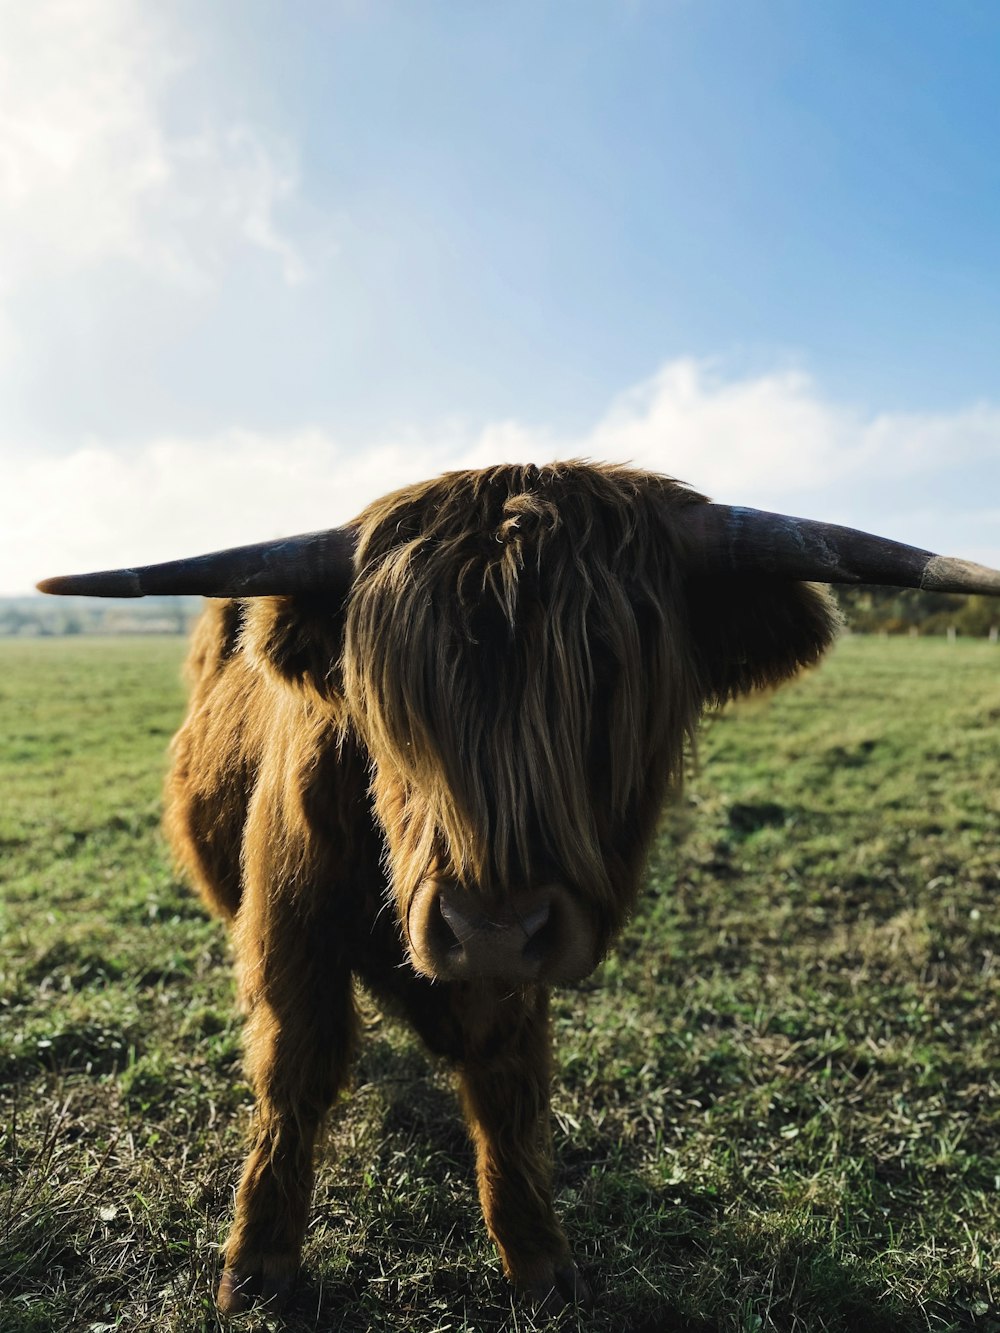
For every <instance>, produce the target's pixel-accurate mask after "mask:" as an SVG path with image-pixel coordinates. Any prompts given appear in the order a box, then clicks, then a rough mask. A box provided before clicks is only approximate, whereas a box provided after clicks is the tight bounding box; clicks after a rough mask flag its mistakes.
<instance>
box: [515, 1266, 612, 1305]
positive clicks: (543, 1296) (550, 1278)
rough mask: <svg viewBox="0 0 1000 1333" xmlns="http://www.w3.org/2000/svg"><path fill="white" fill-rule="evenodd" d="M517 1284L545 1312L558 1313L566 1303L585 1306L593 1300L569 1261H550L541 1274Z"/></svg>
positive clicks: (588, 1289)
mask: <svg viewBox="0 0 1000 1333" xmlns="http://www.w3.org/2000/svg"><path fill="white" fill-rule="evenodd" d="M518 1286H519V1288H520V1290H521V1291H522V1292H524V1294H525V1295H526V1296H527V1297H528V1299H529V1300H530V1301H531V1302H532V1304H534V1305H535V1306H536V1307H537V1308H538V1309H539V1310H540V1311H542V1312H544V1313H545V1314H558V1313H559V1311H560V1310H565V1309H566V1307H567V1306H568V1305H578V1306H583V1307H585V1308H586V1307H588V1306H590V1305H592V1304H593V1302H594V1297H593V1295H592V1293H591V1290H590V1287H589V1286H588V1285H587V1283H586V1282H585V1281H584V1278H583V1275H582V1274H581V1272H580V1270H579V1269H578V1268H577V1266H576V1264H574V1263H573V1262H572V1260H570V1261H567V1262H565V1263H557V1264H551V1265H549V1267H548V1268H547V1270H546V1271H545V1272H544V1273H540V1274H537V1275H533V1277H532V1280H531V1281H530V1282H520V1283H518Z"/></svg>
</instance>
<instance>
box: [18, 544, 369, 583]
mask: <svg viewBox="0 0 1000 1333" xmlns="http://www.w3.org/2000/svg"><path fill="white" fill-rule="evenodd" d="M354 542H355V539H354V534H353V533H352V532H351V530H350V529H349V528H331V529H329V531H327V532H307V533H305V534H304V535H302V536H300V537H285V538H281V539H279V540H278V541H272V542H257V543H256V544H255V545H253V546H233V547H230V548H229V549H228V550H225V551H212V552H211V553H210V554H208V555H196V556H191V557H190V558H188V559H186V560H168V561H166V562H165V563H164V564H161V565H140V566H138V567H137V568H135V569H104V570H100V571H99V572H97V573H95V574H65V575H63V576H61V577H59V578H54V579H43V580H42V582H41V583H39V584H38V590H39V592H51V593H59V594H61V595H63V596H68V595H71V594H75V595H77V596H81V597H146V596H148V595H149V594H150V593H168V594H176V593H200V594H201V596H202V597H267V596H272V595H277V594H280V593H310V592H317V591H320V590H323V591H325V592H330V593H332V594H334V595H337V594H339V595H341V596H346V594H347V590H348V588H349V586H350V582H351V572H352V568H353V557H354Z"/></svg>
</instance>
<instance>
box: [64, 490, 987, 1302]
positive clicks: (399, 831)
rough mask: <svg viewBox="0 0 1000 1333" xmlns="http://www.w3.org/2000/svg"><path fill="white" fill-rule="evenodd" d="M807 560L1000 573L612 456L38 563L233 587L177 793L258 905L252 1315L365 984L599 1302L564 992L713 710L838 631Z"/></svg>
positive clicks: (169, 586)
mask: <svg viewBox="0 0 1000 1333" xmlns="http://www.w3.org/2000/svg"><path fill="white" fill-rule="evenodd" d="M803 580H817V581H821V582H854V581H867V582H883V583H892V584H897V585H900V586H923V587H933V588H937V589H940V590H945V591H947V590H952V591H980V592H990V593H1000V574H996V573H993V572H992V571H988V570H984V569H982V568H980V567H978V566H973V565H968V564H965V563H963V562H960V561H954V560H948V559H944V558H942V557H938V556H932V555H931V554H930V553H929V552H926V551H917V550H914V549H913V548H910V547H904V546H901V545H899V544H897V543H893V542H888V541H885V540H883V539H880V538H874V537H870V536H867V535H865V534H861V533H857V532H854V531H852V530H850V529H845V528H838V527H833V526H830V525H824V524H816V523H810V522H808V521H805V520H797V519H790V518H787V517H784V516H781V515H771V514H762V513H760V512H758V511H753V510H743V509H730V508H726V507H723V506H716V505H710V504H709V503H708V502H707V501H706V500H705V499H704V497H702V496H700V495H698V494H696V493H695V492H693V491H691V490H689V489H688V488H687V487H685V486H683V485H681V484H680V483H678V482H675V481H671V480H669V479H666V478H663V477H659V476H655V475H652V474H648V473H642V472H638V471H634V470H631V469H628V468H624V467H608V466H594V465H589V464H584V463H572V464H571V463H566V464H553V465H551V466H549V467H545V468H536V467H533V466H501V467H495V468H491V469H487V470H483V471H478V472H459V473H453V474H448V475H445V476H444V477H441V478H439V479H437V480H434V481H430V482H427V483H424V484H422V485H418V486H412V487H409V488H407V489H404V490H401V491H399V492H397V493H395V494H393V495H390V496H388V497H386V498H384V499H382V500H379V501H377V502H376V503H374V504H372V505H371V506H369V508H367V509H366V510H364V512H363V513H362V514H361V515H360V516H359V517H358V518H357V519H355V520H354V521H353V522H352V523H350V524H348V525H347V526H346V527H344V528H340V529H333V530H331V531H329V532H324V533H314V534H310V535H308V536H306V537H301V538H293V539H289V540H287V541H283V542H273V543H267V544H262V545H260V546H256V547H244V548H239V549H237V550H235V551H225V552H218V553H215V554H213V555H209V556H202V557H197V558H195V559H192V560H182V561H174V562H171V563H169V564H166V565H158V566H148V567H146V568H143V569H134V570H117V571H110V572H105V573H100V574H94V575H81V576H75V577H70V578H62V579H54V580H49V581H48V582H47V583H45V584H43V585H40V586H41V587H43V588H44V589H45V590H46V591H52V592H83V593H90V594H93V595H98V596H141V595H143V594H145V593H148V592H173V593H180V592H201V593H204V594H205V595H207V596H209V597H215V598H223V599H225V600H221V601H217V602H216V603H214V604H213V605H211V606H210V608H209V609H208V610H207V611H206V612H205V615H204V617H203V619H202V621H201V623H200V625H199V627H198V629H197V632H196V635H195V640H194V645H193V648H192V652H191V657H190V662H189V673H190V680H191V703H190V710H189V712H188V716H187V719H186V721H185V722H184V724H183V726H182V727H181V730H180V732H179V733H178V735H177V737H176V739H175V740H174V743H173V748H172V758H173V764H172V771H171V773H170V776H169V779H168V784H167V814H166V826H167V831H168V833H169V836H170V839H171V842H172V844H173V847H174V849H175V851H176V853H177V855H178V857H179V859H180V861H181V862H182V863H183V865H184V866H185V867H186V868H187V871H188V872H189V874H190V876H191V877H192V879H193V880H194V882H195V883H196V884H197V886H198V888H199V889H200V891H201V893H202V895H203V896H204V898H205V900H206V901H207V903H208V904H209V905H210V906H211V907H212V908H213V909H214V910H216V911H217V912H218V913H220V914H221V915H222V916H223V917H225V918H226V919H227V921H228V922H229V924H230V926H231V929H232V939H233V946H234V950H235V954H236V961H237V967H238V972H239V984H240V990H241V995H242V1000H243V1004H244V1006H245V1009H246V1015H247V1017H246V1029H245V1046H246V1063H247V1069H248V1073H249V1077H250V1079H251V1082H252V1085H253V1088H254V1091H255V1094H256V1099H257V1111H256V1116H255V1120H254V1128H253V1141H252V1144H251V1148H250V1153H249V1157H248V1159H247V1162H246V1165H245V1168H244V1171H243V1177H242V1181H241V1184H240V1187H239V1191H238V1195H237V1200H236V1217H235V1221H234V1224H233V1228H232V1231H231V1232H230V1235H229V1239H228V1242H227V1245H226V1251H225V1270H224V1273H223V1276H222V1281H221V1285H220V1288H219V1294H218V1302H219V1305H220V1307H221V1308H222V1309H223V1310H224V1311H227V1312H232V1311H236V1310H239V1309H243V1308H245V1307H246V1306H247V1305H248V1304H250V1303H252V1302H253V1301H255V1300H261V1299H274V1300H277V1299H280V1298H281V1297H282V1296H283V1295H284V1294H285V1293H286V1292H287V1290H288V1289H289V1287H290V1285H291V1283H292V1281H293V1279H294V1277H295V1274H296V1271H297V1269H298V1265H299V1257H300V1251H301V1247H302V1242H303V1236H304V1234H305V1229H306V1222H307V1216H308V1209H309V1200H310V1194H311V1188H312V1178H313V1153H314V1146H315V1142H316V1137H317V1134H318V1132H319V1129H320V1126H321V1122H322V1120H323V1117H324V1114H325V1112H326V1111H327V1109H328V1108H329V1107H330V1105H331V1103H332V1102H333V1100H334V1098H335V1097H336V1095H337V1092H338V1089H339V1088H340V1087H341V1086H342V1085H343V1083H344V1081H345V1079H346V1077H347V1075H348V1071H349V1068H350V1065H351V1058H352V1054H353V1052H354V1048H355V1045H356V1041H357V1020H356V1015H355V1011H354V1000H353V989H352V986H353V980H354V978H358V979H360V981H361V982H362V983H363V984H364V985H365V986H366V987H367V988H368V989H369V990H370V992H371V993H372V994H373V995H374V996H375V997H376V998H377V999H378V1000H379V1001H381V1002H382V1003H383V1004H385V1005H388V1006H389V1007H390V1008H391V1009H392V1010H393V1011H395V1012H398V1013H401V1014H403V1015H405V1017H406V1018H407V1019H408V1020H409V1022H410V1023H411V1024H412V1025H413V1027H414V1028H415V1029H416V1031H417V1032H418V1033H419V1035H420V1036H421V1038H422V1039H423V1040H424V1042H425V1043H426V1044H427V1046H428V1047H429V1048H430V1050H431V1051H433V1052H435V1053H437V1054H439V1055H442V1056H444V1057H446V1058H447V1059H448V1060H449V1061H451V1062H452V1063H453V1064H454V1066H455V1068H456V1069H457V1073H458V1082H459V1087H460V1092H461V1099H462V1105H463V1108H464V1112H465V1116H466V1119H467V1122H468V1125H469V1130H470V1133H471V1136H472V1139H473V1142H474V1144H475V1152H476V1159H477V1173H478V1182H479V1197H480V1200H481V1203H482V1210H483V1215H484V1218H485V1221H486V1226H487V1228H488V1230H489V1233H490V1235H491V1237H492V1238H493V1240H494V1241H495V1243H496V1245H497V1248H498V1250H499V1252H500V1255H501V1258H502V1261H503V1265H504V1269H505V1271H506V1272H507V1274H508V1276H509V1277H510V1278H511V1280H512V1281H513V1282H514V1283H515V1285H516V1286H517V1287H518V1288H520V1289H522V1290H523V1291H524V1292H526V1293H528V1294H529V1295H530V1296H532V1297H534V1298H537V1299H540V1300H546V1301H548V1302H549V1303H550V1304H560V1303H562V1302H569V1301H586V1300H587V1299H588V1295H589V1293H588V1289H587V1285H586V1282H585V1281H584V1279H583V1277H582V1276H581V1275H580V1273H579V1272H578V1270H577V1268H576V1267H575V1265H574V1262H573V1257H572V1253H571V1250H570V1246H569V1243H568V1241H567V1239H566V1237H565V1235H564V1233H563V1230H562V1228H561V1226H560V1224H559V1221H558V1220H557V1217H556V1214H555V1211H554V1208H553V1200H552V1173H553V1164H552V1155H551V1146H550V1139H551V1136H550V1129H549V1083H550V1049H549V1030H548V1018H547V1010H548V994H549V988H550V986H552V985H554V984H560V983H568V982H573V981H575V980H577V979H579V978H582V977H585V976H586V975H587V974H588V973H589V972H591V971H592V969H593V968H594V967H596V965H597V964H598V963H599V962H600V960H601V959H602V958H603V957H604V955H605V953H606V952H607V950H608V948H609V947H610V945H611V943H612V941H613V940H614V938H615V936H616V934H617V933H618V932H619V931H620V929H621V927H622V924H623V922H624V920H625V919H626V917H627V915H628V913H629V911H630V909H631V908H632V906H633V904H634V902H635V899H636V895H637V893H638V890H639V885H640V880H641V876H642V870H643V862H644V858H645V854H646V850H647V848H648V846H649V843H650V840H651V838H652V836H653V833H654V829H655V825H656V820H657V815H658V813H659V811H660V810H661V808H662V806H663V804H664V802H665V800H666V799H667V797H668V794H669V792H670V790H671V788H672V787H673V786H675V784H676V783H677V781H678V779H679V776H680V772H681V768H682V763H683V759H684V754H685V748H686V743H687V741H688V740H689V739H690V737H691V736H692V734H693V732H694V729H695V727H696V724H697V720H698V718H699V715H700V714H701V712H702V710H703V709H704V708H705V707H706V706H712V705H717V704H720V703H722V702H724V701H725V700H727V699H730V698H732V697H733V696H735V695H738V694H741V693H743V692H745V691H748V690H752V689H754V688H756V687H760V686H768V685H775V684H778V683H779V682H781V681H783V680H785V679H787V678H788V677H789V676H791V675H793V674H794V673H795V672H796V671H797V670H798V669H799V668H801V667H803V666H805V665H808V664H809V663H812V662H815V661H816V660H817V658H818V657H819V656H820V655H821V654H822V652H823V650H824V649H825V648H826V647H827V646H828V644H829V643H830V641H831V639H832V637H833V635H834V633H835V629H836V625H837V615H836V612H835V610H834V607H833V604H832V603H831V601H830V600H829V598H828V595H827V594H826V593H825V592H824V591H822V590H821V589H819V588H817V587H816V586H814V585H813V584H812V583H809V582H803ZM387 903H388V904H391V909H392V910H391V911H389V910H385V909H386V906H387Z"/></svg>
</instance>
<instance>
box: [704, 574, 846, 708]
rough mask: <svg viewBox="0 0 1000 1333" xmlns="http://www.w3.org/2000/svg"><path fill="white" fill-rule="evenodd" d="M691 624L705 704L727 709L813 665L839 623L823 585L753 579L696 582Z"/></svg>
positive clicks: (838, 614)
mask: <svg viewBox="0 0 1000 1333" xmlns="http://www.w3.org/2000/svg"><path fill="white" fill-rule="evenodd" d="M688 623H689V626H690V630H691V638H692V646H693V648H694V655H695V663H696V667H697V671H698V675H699V681H700V685H701V690H702V695H703V698H704V700H705V702H706V703H707V704H722V703H725V702H726V700H727V699H732V698H734V697H735V696H736V695H738V694H746V693H749V692H750V691H751V690H759V689H766V688H767V687H769V686H773V685H779V684H780V683H781V682H782V681H784V680H787V679H788V678H789V677H790V676H793V675H795V673H796V672H797V671H799V670H800V669H801V668H802V667H806V666H811V665H812V664H813V663H815V662H816V661H817V660H818V659H819V658H820V657H821V656H822V654H823V652H824V651H825V650H826V649H827V648H828V647H829V646H830V644H831V643H832V642H833V640H834V638H835V637H836V634H837V630H838V629H839V628H840V624H841V618H840V613H839V611H838V609H837V605H836V602H835V601H834V600H833V597H832V596H831V594H830V593H829V592H828V591H827V590H826V589H825V588H823V587H821V586H819V585H818V584H815V583H794V582H790V581H789V580H787V579H777V578H762V577H761V576H760V575H755V576H753V577H750V576H747V577H745V578H741V577H735V578H732V577H730V578H726V579H721V578H696V579H692V580H691V581H690V582H689V584H688Z"/></svg>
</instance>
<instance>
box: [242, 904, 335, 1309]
mask: <svg viewBox="0 0 1000 1333" xmlns="http://www.w3.org/2000/svg"><path fill="white" fill-rule="evenodd" d="M276 913H278V914H280V915H282V916H286V915H287V919H284V920H275V914H276ZM266 916H267V920H266V921H265V922H261V921H260V920H259V919H253V918H250V919H249V920H243V921H241V920H240V919H239V918H238V919H237V925H236V943H237V948H238V953H239V957H240V968H241V983H242V988H243V992H244V998H245V1000H246V1003H247V1007H248V1011H249V1012H248V1018H247V1025H246V1033H245V1045H246V1064H247V1073H248V1075H249V1078H250V1081H251V1083H252V1085H253V1088H254V1091H255V1093H256V1095H257V1106H256V1110H255V1116H254V1123H253V1134H252V1141H251V1148H250V1154H249V1156H248V1158H247V1161H246V1166H245V1167H244V1170H243V1178H242V1180H241V1182H240V1186H239V1190H238V1192H237V1195H236V1215H235V1219H234V1222H233V1227H232V1231H231V1232H230V1234H229V1238H228V1240H227V1242H226V1247H225V1271H224V1273H223V1276H222V1282H221V1284H220V1286H219V1293H218V1305H219V1308H220V1310H222V1311H223V1312H224V1313H226V1314H234V1313H237V1312H238V1311H240V1310H244V1309H246V1308H247V1307H248V1306H250V1305H252V1304H254V1303H255V1302H257V1301H269V1302H273V1303H275V1304H278V1303H280V1302H281V1301H282V1300H283V1299H284V1297H285V1296H287V1294H288V1292H289V1290H290V1289H291V1286H292V1283H293V1281H294V1278H295V1275H296V1273H297V1271H298V1267H299V1259H300V1254H301V1249H302V1241H303V1238H304V1236H305V1230H306V1222H307V1220H308V1209H309V1201H310V1197H311V1195H312V1184H313V1150H314V1147H315V1142H316V1136H317V1133H318V1131H319V1129H320V1126H321V1123H322V1120H323V1117H324V1114H325V1113H326V1111H327V1110H328V1109H329V1107H330V1105H331V1104H332V1102H333V1100H334V1098H335V1097H336V1095H337V1092H338V1090H339V1088H340V1087H341V1085H342V1084H343V1082H344V1079H345V1077H346V1075H347V1072H348V1069H349V1066H350V1060H351V1056H352V1053H353V1045H354V1033H355V1013H354V1004H353V999H352V994H351V974H350V969H349V967H348V966H347V964H346V961H345V960H344V959H342V958H338V956H337V953H338V951H337V949H336V936H332V937H331V936H330V935H329V934H327V933H326V932H324V931H323V930H322V928H321V923H318V922H317V921H315V920H310V919H308V918H307V919H305V920H303V919H301V917H300V916H299V915H298V913H297V912H296V911H295V910H294V905H293V900H292V899H291V897H289V898H287V899H282V898H280V897H276V898H272V900H271V901H270V903H269V905H268V910H267V913H266Z"/></svg>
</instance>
